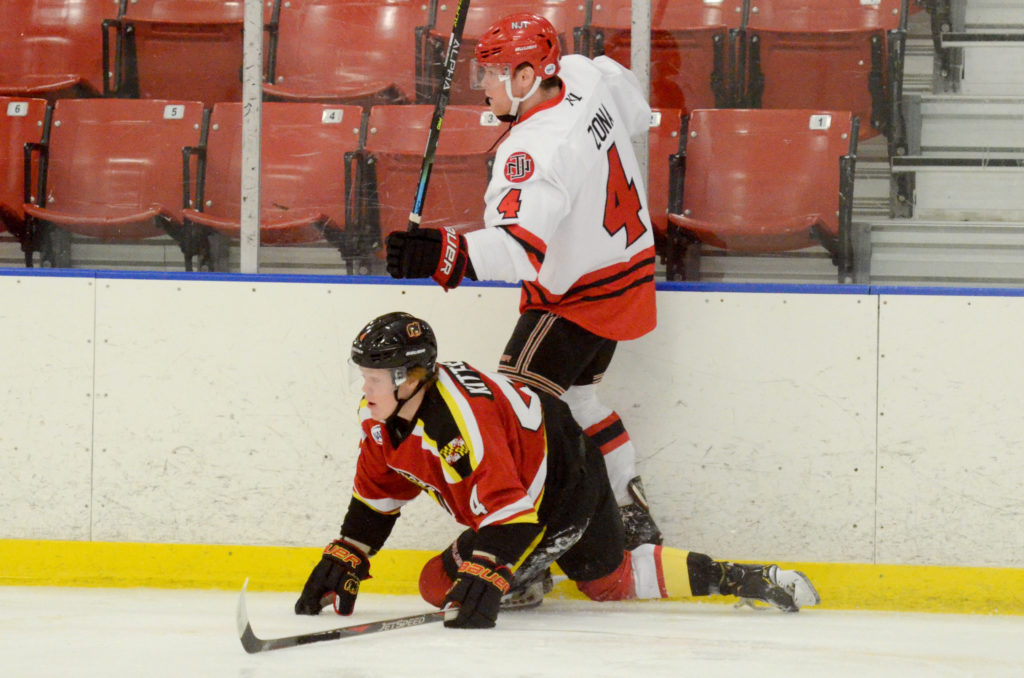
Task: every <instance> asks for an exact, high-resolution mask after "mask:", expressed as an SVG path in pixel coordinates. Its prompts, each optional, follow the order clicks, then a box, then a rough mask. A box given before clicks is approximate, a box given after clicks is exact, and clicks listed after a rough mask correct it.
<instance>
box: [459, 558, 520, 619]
mask: <svg viewBox="0 0 1024 678" xmlns="http://www.w3.org/2000/svg"><path fill="white" fill-rule="evenodd" d="M511 581H512V571H511V570H509V569H508V568H507V567H505V566H504V565H498V564H496V563H494V562H493V561H492V560H489V559H487V558H482V557H480V556H473V557H472V558H470V559H469V560H465V561H463V562H462V565H460V566H459V572H458V577H457V578H456V580H455V583H454V584H452V588H451V589H450V590H449V591H448V595H446V596H445V598H444V606H445V609H446V610H448V612H446V613H445V617H444V625H445V626H447V627H449V628H457V629H489V628H493V627H494V623H495V621H497V619H498V607H499V606H500V605H501V597H502V596H503V595H505V594H506V593H508V589H509V582H511Z"/></svg>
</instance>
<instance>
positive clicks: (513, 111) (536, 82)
mask: <svg viewBox="0 0 1024 678" xmlns="http://www.w3.org/2000/svg"><path fill="white" fill-rule="evenodd" d="M538 89H540V78H536V77H535V78H534V79H533V87H531V88H530V91H529V92H527V93H526V94H524V95H523V96H521V97H517V96H513V94H512V78H506V80H505V94H507V95H508V98H509V99H511V100H512V107H511V108H510V109H509V110H508V115H509V117H510V118H511V119H512V120H515V119H517V118H518V117H519V104H520V103H522V101H523V100H524V99H529V98H530V97H532V96H533V95H534V94H535V93H536V92H537V90H538ZM503 117H504V116H498V119H499V120H502V119H503Z"/></svg>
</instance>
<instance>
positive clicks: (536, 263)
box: [498, 224, 548, 270]
mask: <svg viewBox="0 0 1024 678" xmlns="http://www.w3.org/2000/svg"><path fill="white" fill-rule="evenodd" d="M498 228H501V229H504V231H505V232H506V233H508V235H509V237H510V238H512V239H513V240H515V241H516V243H518V245H519V246H520V247H522V248H523V251H524V252H526V256H527V257H529V259H530V263H532V264H533V267H534V268H535V269H537V270H540V267H541V265H542V264H543V263H544V256H545V255H546V254H547V250H548V246H547V244H546V243H545V242H544V241H543V240H541V239H540V238H538V237H537V236H535V235H534V234H533V233H530V232H529V231H528V230H526V229H525V228H523V227H522V226H520V225H519V224H504V225H501V226H499V227H498Z"/></svg>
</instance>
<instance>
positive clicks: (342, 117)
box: [184, 102, 362, 257]
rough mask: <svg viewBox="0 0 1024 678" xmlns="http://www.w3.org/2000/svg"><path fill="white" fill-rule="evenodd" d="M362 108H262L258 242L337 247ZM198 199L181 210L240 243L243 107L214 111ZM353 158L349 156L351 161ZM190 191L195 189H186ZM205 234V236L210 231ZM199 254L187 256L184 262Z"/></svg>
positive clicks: (194, 222) (193, 222) (194, 223)
mask: <svg viewBox="0 0 1024 678" xmlns="http://www.w3.org/2000/svg"><path fill="white" fill-rule="evenodd" d="M361 118H362V109H361V108H360V107H358V106H343V105H339V104H315V103H282V102H267V103H264V104H263V119H262V146H261V152H260V160H261V170H260V242H261V243H262V244H264V245H294V244H301V243H311V242H319V241H323V240H325V239H327V240H330V241H331V242H335V243H339V242H340V235H341V233H343V231H344V229H345V226H346V223H347V221H348V217H347V216H346V210H347V209H348V208H349V205H350V201H349V200H348V196H349V193H350V188H349V187H350V186H351V185H352V183H351V182H352V180H353V177H351V176H349V175H348V167H349V164H350V163H349V161H354V159H355V158H354V152H355V151H357V150H358V148H359V129H360V122H361ZM200 153H201V157H204V158H205V160H204V162H203V163H201V167H204V168H205V169H201V170H200V173H199V176H198V177H197V185H196V188H195V192H194V193H192V192H190V196H192V195H194V196H195V197H196V199H195V200H189V202H192V203H196V204H197V208H190V209H186V210H185V212H184V216H185V223H186V231H191V230H193V229H194V228H195V227H201V228H204V229H208V231H215V232H217V233H220V234H221V235H224V236H227V237H228V238H232V239H236V240H237V239H238V238H239V236H240V233H241V224H240V219H241V193H242V191H241V173H242V104H239V103H223V104H217V105H216V106H214V109H213V115H212V116H211V118H210V127H209V133H208V136H207V139H206V144H205V146H203V147H201V149H200ZM347 155H348V157H346V156H347ZM189 190H190V191H191V189H189ZM208 231H207V232H208ZM197 253H199V252H197V251H192V252H188V251H187V252H186V257H189V256H192V255H194V254H197Z"/></svg>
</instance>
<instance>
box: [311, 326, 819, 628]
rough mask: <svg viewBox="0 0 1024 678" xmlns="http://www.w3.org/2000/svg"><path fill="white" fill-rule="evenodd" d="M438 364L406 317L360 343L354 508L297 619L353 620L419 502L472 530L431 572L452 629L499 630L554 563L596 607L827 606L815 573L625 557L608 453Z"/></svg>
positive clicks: (519, 399) (514, 398) (430, 339)
mask: <svg viewBox="0 0 1024 678" xmlns="http://www.w3.org/2000/svg"><path fill="white" fill-rule="evenodd" d="M436 359H437V342H436V339H435V337H434V333H433V331H432V330H431V328H430V326H429V325H428V324H427V323H426V322H425V321H423V320H420V319H418V318H415V317H413V316H411V315H409V314H407V313H400V312H396V313H388V314H386V315H383V316H380V317H378V318H376V319H374V320H373V321H371V322H370V323H369V324H367V325H366V326H365V327H364V328H363V329H362V330H361V331H360V332H359V334H358V335H357V336H356V338H355V340H354V341H353V343H352V350H351V362H352V363H353V365H352V369H353V370H355V372H354V374H355V375H356V376H357V378H358V379H360V380H361V381H362V393H363V399H362V401H361V403H360V409H359V415H360V419H361V424H362V435H361V440H360V451H359V459H358V462H357V467H356V476H355V481H354V484H353V496H352V499H351V501H350V503H349V507H348V511H347V512H346V514H345V518H344V521H343V523H342V526H341V536H340V537H339V538H338V539H335V540H334V541H332V542H331V543H330V544H328V545H327V547H326V548H325V549H324V552H323V556H322V557H321V559H320V562H319V563H318V564H317V565H316V567H314V569H313V571H312V573H311V574H310V575H309V579H308V580H307V581H306V585H305V587H304V588H303V591H302V595H301V596H300V597H299V599H298V601H297V602H296V603H295V612H296V613H297V614H319V613H320V611H321V610H322V609H323V608H324V607H325V605H331V604H333V607H334V610H335V612H337V613H338V614H342V615H348V614H351V613H352V610H353V607H354V605H355V600H356V596H357V594H358V592H359V584H360V582H361V581H362V580H363V579H366V578H367V576H369V572H370V558H371V557H372V556H373V555H374V554H376V553H377V552H378V551H379V550H380V549H381V547H382V546H383V545H384V543H385V541H386V540H387V538H388V535H389V534H390V533H391V529H392V527H393V526H394V524H395V521H396V520H397V519H398V516H399V512H400V510H401V508H402V506H403V505H405V504H406V503H408V502H409V501H411V500H412V499H414V498H416V497H417V496H418V495H419V494H420V493H421V492H426V493H427V494H429V495H430V496H431V497H433V498H434V499H435V500H436V501H437V502H438V503H440V504H441V505H442V507H443V508H445V509H446V510H447V511H448V512H449V513H450V514H451V515H452V516H453V517H454V518H455V520H456V521H458V522H459V523H460V524H462V525H465V526H467V528H468V529H467V530H466V531H465V532H463V533H462V534H461V535H460V536H459V538H458V539H457V540H456V541H455V542H454V543H453V544H452V545H451V546H450V547H448V548H447V549H445V551H444V552H442V553H440V554H438V555H437V556H435V557H434V558H432V559H431V560H430V561H429V562H428V563H427V564H426V566H425V567H424V568H423V571H422V572H421V574H420V592H421V594H422V595H423V598H424V599H425V600H426V601H427V602H429V603H431V604H433V605H436V606H438V607H441V608H444V609H446V610H448V613H447V614H446V616H445V622H444V623H445V626H449V627H465V628H489V627H493V626H494V625H495V621H496V619H497V617H498V611H499V609H501V608H502V607H503V600H504V602H505V605H506V606H515V605H521V604H530V603H535V602H537V601H539V599H540V598H541V597H543V594H544V592H545V588H546V587H545V585H544V581H545V577H546V573H547V571H548V569H549V567H550V566H551V564H552V563H557V564H558V565H559V566H560V567H561V568H562V570H563V571H564V572H565V574H566V575H567V576H568V577H569V579H571V580H572V581H573V582H575V584H576V586H577V588H579V590H580V591H582V592H583V593H584V594H586V595H587V596H588V597H589V598H591V599H593V600H600V601H604V600H629V599H636V598H677V599H678V598H686V597H697V596H707V595H731V596H737V597H740V598H746V599H754V600H759V601H763V602H766V603H769V604H771V605H773V606H775V607H777V608H779V609H781V610H785V611H792V612H795V611H797V610H799V609H800V608H801V607H803V606H808V605H815V604H817V603H818V602H820V599H819V597H818V593H817V591H815V589H814V586H813V585H812V584H811V582H810V581H809V580H808V579H807V577H806V576H805V575H804V574H802V573H800V572H796V571H792V570H783V569H781V568H779V567H778V566H776V565H741V564H736V563H732V562H727V561H718V560H713V559H712V558H710V557H709V556H706V555H704V554H701V553H695V552H692V551H690V552H688V551H684V550H681V549H676V548H670V547H667V546H665V547H663V546H657V545H653V544H641V545H640V546H637V547H635V548H634V549H632V550H626V549H625V536H624V532H623V526H622V520H621V518H620V515H619V511H618V510H617V507H616V504H615V500H614V497H613V496H612V492H611V488H610V486H609V484H608V479H607V476H606V474H605V472H604V467H603V463H604V462H603V461H602V458H601V453H600V451H599V450H598V448H597V447H596V446H595V445H594V443H593V442H592V441H591V439H590V438H589V437H587V436H586V435H585V434H584V432H583V430H582V429H581V428H580V427H579V425H578V424H577V423H576V422H575V420H574V419H573V417H572V415H571V414H570V412H569V409H568V407H567V406H566V405H565V403H564V402H562V401H561V400H559V399H558V398H556V397H554V396H551V395H549V394H546V393H543V392H534V391H532V390H530V389H529V388H528V387H526V386H524V385H522V384H518V383H516V382H513V381H512V380H510V379H509V378H508V377H506V376H504V375H500V374H488V373H484V372H480V371H478V370H476V369H475V368H473V367H471V366H470V365H467V364H466V363H462V362H443V363H438V362H437V360H436ZM524 600H525V603H524Z"/></svg>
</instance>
